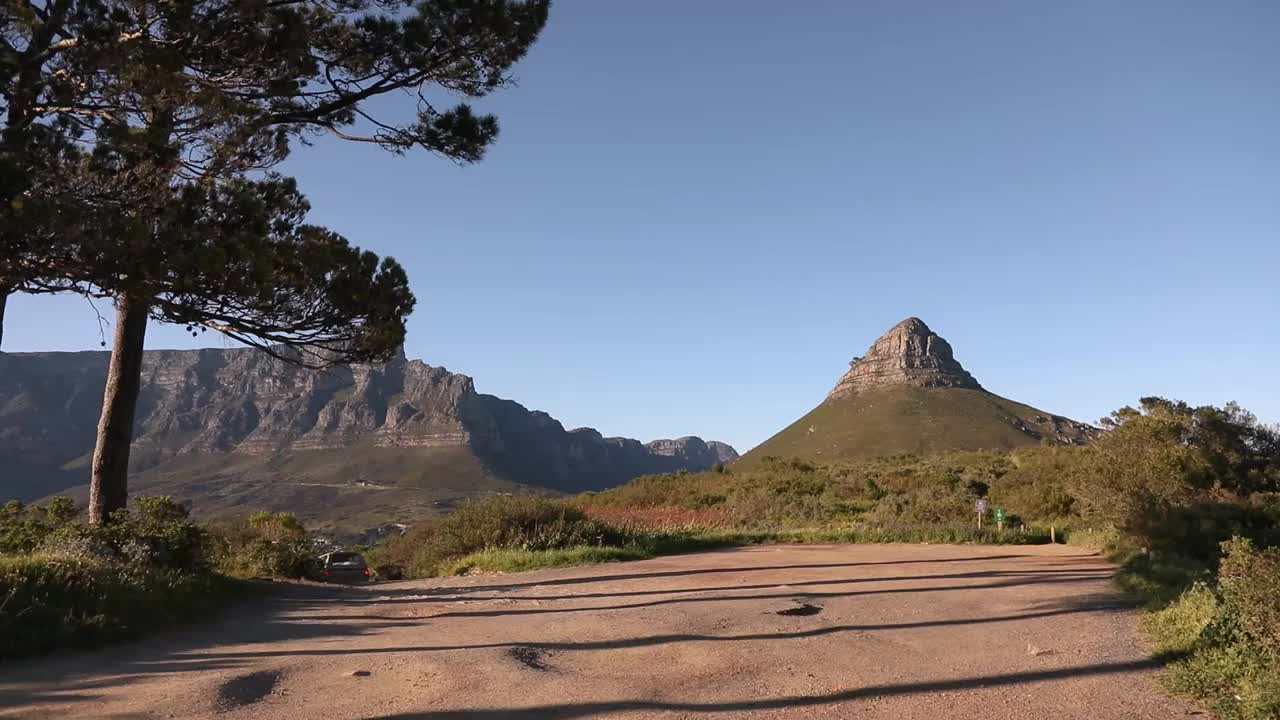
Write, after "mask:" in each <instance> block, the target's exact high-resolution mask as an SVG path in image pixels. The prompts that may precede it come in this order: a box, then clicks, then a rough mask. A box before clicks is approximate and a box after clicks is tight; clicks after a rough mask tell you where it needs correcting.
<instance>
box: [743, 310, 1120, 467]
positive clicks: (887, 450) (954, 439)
mask: <svg viewBox="0 0 1280 720" xmlns="http://www.w3.org/2000/svg"><path fill="white" fill-rule="evenodd" d="M1097 432H1098V431H1097V429H1096V428H1093V427H1092V426H1090V425H1086V424H1085V423H1081V422H1076V421H1075V420H1070V419H1068V418H1064V417H1062V416H1060V415H1054V414H1052V413H1048V412H1044V411H1043V410H1037V409H1036V408H1033V407H1031V406H1029V405H1023V404H1021V403H1018V402H1014V401H1012V400H1009V399H1006V398H1003V397H1000V396H999V395H996V394H994V393H991V392H988V391H987V390H985V389H983V387H982V385H980V384H979V383H978V381H977V379H975V378H974V377H973V375H971V374H969V372H968V371H967V370H965V369H964V367H962V366H961V365H960V363H959V362H958V361H957V360H956V359H955V356H954V355H953V354H952V350H951V344H950V343H948V342H947V341H946V340H944V339H943V338H942V337H941V336H939V335H938V334H936V333H934V332H933V331H932V330H930V329H929V326H928V325H925V324H924V322H923V321H921V320H920V319H919V318H914V317H912V318H907V319H906V320H903V321H902V322H900V323H898V324H897V325H894V326H893V327H892V328H890V329H889V331H888V332H886V333H885V334H884V335H882V336H881V337H880V339H878V340H876V341H875V342H874V343H873V344H872V345H871V347H870V349H868V350H867V352H866V354H865V355H863V356H862V357H855V358H854V359H853V361H852V362H851V363H849V371H848V372H846V373H845V374H844V376H843V377H841V378H840V380H839V381H838V382H836V385H835V388H833V389H832V390H831V393H830V394H828V395H827V397H826V399H825V400H823V401H822V403H821V404H820V405H818V407H816V408H814V409H813V410H812V411H810V412H809V413H808V414H807V415H805V416H804V417H802V418H800V419H799V420H797V421H795V422H794V423H792V424H791V425H789V426H788V427H787V428H785V429H784V430H782V432H779V433H778V434H777V435H774V436H773V437H771V438H769V439H768V440H766V441H765V442H764V443H762V444H761V445H760V446H758V447H756V448H755V449H753V450H752V451H751V452H749V453H747V455H746V456H744V458H743V462H746V463H750V462H752V461H753V460H758V459H759V458H762V457H766V456H771V455H773V456H780V457H791V456H796V457H803V458H809V459H815V460H828V461H833V460H840V459H842V458H856V457H869V456H875V455H892V454H897V453H928V452H934V451H938V450H982V449H1011V448H1016V447H1021V446H1026V445H1035V444H1038V443H1041V442H1056V443H1066V444H1083V443H1086V442H1088V441H1089V439H1090V438H1092V437H1093V436H1094V435H1095V434H1096V433H1097Z"/></svg>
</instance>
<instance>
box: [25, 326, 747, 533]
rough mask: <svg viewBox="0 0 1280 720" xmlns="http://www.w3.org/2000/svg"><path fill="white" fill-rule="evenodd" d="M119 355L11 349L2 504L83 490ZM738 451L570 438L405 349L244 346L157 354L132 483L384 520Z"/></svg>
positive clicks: (208, 503) (200, 507)
mask: <svg viewBox="0 0 1280 720" xmlns="http://www.w3.org/2000/svg"><path fill="white" fill-rule="evenodd" d="M108 359H109V358H108V354H107V353H104V352H75V353H0V467H4V468H5V472H4V473H3V481H0V499H3V498H5V497H16V498H19V499H23V500H30V499H34V498H38V497H43V496H47V495H50V494H54V493H61V492H69V493H70V494H72V495H75V494H77V493H78V494H79V495H80V496H81V497H83V494H84V491H85V488H84V487H83V486H84V485H85V484H87V479H88V461H89V457H90V454H91V453H92V450H93V442H94V431H95V428H96V425H97V418H98V412H99V409H100V407H101V401H102V390H103V385H104V383H105V377H106V369H107V362H108ZM736 458H737V453H736V452H735V451H734V450H733V448H732V447H729V446H728V445H725V444H723V443H717V442H704V441H703V440H701V439H700V438H696V437H684V438H679V439H676V440H656V441H654V442H651V443H649V444H648V445H645V444H642V443H640V442H639V441H637V440H631V439H628V438H607V437H603V436H602V435H601V434H600V433H599V432H596V431H595V430H592V429H590V428H579V429H577V430H568V431H567V430H565V428H564V427H563V426H562V425H561V424H560V423H559V422H558V421H557V420H556V419H555V418H553V417H551V416H550V415H548V414H546V413H544V412H538V411H531V410H528V409H526V408H525V407H524V406H522V405H520V404H519V403H515V402H512V401H510V400H503V399H501V398H497V397H494V396H492V395H485V394H482V393H478V392H476V389H475V384H474V382H473V381H472V379H471V378H469V377H467V376H465V375H459V374H456V373H451V372H449V371H447V370H445V369H444V368H440V367H432V366H430V365H427V364H425V363H423V362H421V361H417V360H408V359H406V358H405V357H404V355H403V354H400V355H398V356H397V357H395V358H394V359H392V360H391V361H390V362H388V363H387V364H385V365H350V366H342V367H338V368H334V369H332V370H329V371H324V372H314V371H310V370H305V369H302V368H298V367H295V366H292V365H289V364H286V363H283V362H281V361H279V360H275V359H273V358H271V357H269V356H268V355H266V354H264V353H261V352H258V351H255V350H252V349H248V348H241V349H207V350H185V351H176V350H160V351H153V352H148V353H147V354H146V356H145V359H144V362H143V378H142V391H141V394H140V396H139V402H138V411H137V418H136V421H135V443H134V450H133V455H132V462H131V471H132V472H131V479H130V488H131V491H132V492H134V493H165V494H173V495H176V496H178V497H180V498H184V499H189V500H192V501H193V502H194V505H195V507H196V509H197V511H200V512H203V513H205V514H210V513H216V512H222V511H227V510H237V509H248V508H261V509H273V510H274V509H289V510H295V511H298V512H299V513H300V514H302V515H304V516H307V517H309V518H318V519H320V520H323V521H328V522H332V523H346V522H347V521H352V522H355V523H356V524H359V523H361V522H365V521H371V522H372V523H373V524H379V523H382V522H388V521H391V520H397V519H408V518H410V517H411V516H412V515H413V514H414V513H416V512H421V511H424V510H427V511H429V510H431V509H433V508H438V507H445V506H448V505H449V504H451V503H453V502H456V501H457V500H458V499H459V498H462V497H466V496H468V495H472V494H476V493H483V492H511V491H515V490H519V489H521V488H535V489H542V490H550V491H559V492H577V491H582V490H593V489H602V488H607V487H612V486H614V485H619V484H622V483H624V482H626V481H628V480H630V479H632V478H634V477H636V476H638V475H642V474H647V473H656V472H672V471H676V470H682V469H685V470H704V469H707V468H710V467H711V466H713V465H715V464H716V463H722V462H729V461H732V460H734V459H736Z"/></svg>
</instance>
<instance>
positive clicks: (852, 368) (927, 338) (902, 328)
mask: <svg viewBox="0 0 1280 720" xmlns="http://www.w3.org/2000/svg"><path fill="white" fill-rule="evenodd" d="M894 385H911V386H915V387H948V388H968V389H971V390H980V389H982V386H981V385H979V384H978V381H977V380H975V379H974V377H973V376H972V375H970V374H969V372H968V371H967V370H965V369H964V368H963V367H961V365H960V363H959V362H957V361H956V359H955V357H953V356H952V354H951V344H950V343H948V342H947V341H946V340H944V339H943V338H942V337H941V336H940V335H938V334H937V333H935V332H933V331H932V330H930V329H929V326H928V325H925V324H924V321H923V320H921V319H920V318H916V317H909V318H907V319H906V320H903V321H902V322H900V323H898V324H897V325H894V326H893V327H892V328H889V331H888V332H886V333H885V334H884V335H881V336H880V339H879V340H876V341H875V342H874V343H872V344H871V347H870V348H869V349H868V350H867V352H866V354H865V355H863V356H862V357H855V358H854V359H853V361H852V362H850V363H849V372H847V373H845V374H844V377H842V378H840V382H838V383H836V386H835V388H834V389H833V390H832V391H831V394H830V395H828V396H827V397H828V398H835V397H842V396H845V395H853V394H856V393H859V392H862V391H864V390H871V389H875V388H882V387H888V386H894Z"/></svg>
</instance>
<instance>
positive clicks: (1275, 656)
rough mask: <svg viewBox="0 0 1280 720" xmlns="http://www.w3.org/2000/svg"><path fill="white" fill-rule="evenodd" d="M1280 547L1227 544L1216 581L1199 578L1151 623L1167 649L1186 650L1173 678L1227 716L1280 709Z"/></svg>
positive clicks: (1250, 716)
mask: <svg viewBox="0 0 1280 720" xmlns="http://www.w3.org/2000/svg"><path fill="white" fill-rule="evenodd" d="M1277 598H1280V549H1277V548H1271V549H1267V550H1256V549H1254V546H1253V544H1252V543H1251V542H1249V541H1248V540H1245V539H1242V538H1234V539H1232V540H1230V541H1228V542H1226V543H1224V544H1223V560H1222V567H1221V570H1220V571H1219V581H1218V585H1217V587H1216V588H1213V587H1211V586H1209V585H1208V584H1205V583H1198V584H1196V585H1194V586H1192V588H1191V589H1190V590H1188V591H1187V592H1185V593H1183V594H1182V596H1181V597H1179V598H1178V600H1177V601H1176V602H1174V603H1173V604H1171V605H1170V606H1169V607H1167V608H1166V609H1164V610H1161V611H1159V612H1155V613H1152V614H1151V615H1150V616H1148V618H1147V620H1146V622H1145V624H1146V628H1147V630H1148V632H1149V633H1150V634H1151V636H1152V638H1153V639H1155V640H1156V642H1157V644H1158V645H1159V647H1160V649H1161V650H1163V651H1165V652H1168V653H1175V654H1178V655H1181V656H1183V657H1182V659H1180V660H1178V661H1177V662H1175V663H1174V664H1173V665H1171V666H1170V669H1169V672H1168V673H1167V675H1166V676H1165V682H1166V683H1167V684H1168V685H1169V687H1170V688H1171V689H1173V690H1176V691H1179V692H1184V693H1187V694H1189V695H1192V696H1194V697H1198V698H1201V699H1203V700H1205V701H1207V702H1208V703H1209V705H1210V706H1211V707H1212V708H1213V710H1214V711H1215V713H1217V714H1218V716H1219V717H1221V718H1224V720H1274V718H1277V717H1280V674H1278V673H1276V671H1275V668H1277V667H1280V603H1277V600H1276V599H1277Z"/></svg>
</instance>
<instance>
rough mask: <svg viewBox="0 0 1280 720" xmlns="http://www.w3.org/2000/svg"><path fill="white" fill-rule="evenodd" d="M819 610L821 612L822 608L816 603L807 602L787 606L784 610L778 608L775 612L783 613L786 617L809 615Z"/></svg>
mask: <svg viewBox="0 0 1280 720" xmlns="http://www.w3.org/2000/svg"><path fill="white" fill-rule="evenodd" d="M820 612H822V608H821V607H819V606H817V605H810V604H809V603H800V604H799V605H797V606H795V607H793V608H787V609H786V610H779V611H777V613H776V614H777V615H785V616H787V617H808V616H810V615H817V614H818V613H820Z"/></svg>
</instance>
